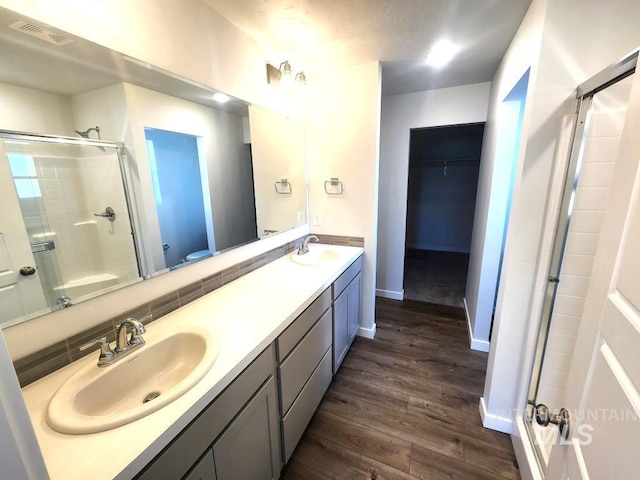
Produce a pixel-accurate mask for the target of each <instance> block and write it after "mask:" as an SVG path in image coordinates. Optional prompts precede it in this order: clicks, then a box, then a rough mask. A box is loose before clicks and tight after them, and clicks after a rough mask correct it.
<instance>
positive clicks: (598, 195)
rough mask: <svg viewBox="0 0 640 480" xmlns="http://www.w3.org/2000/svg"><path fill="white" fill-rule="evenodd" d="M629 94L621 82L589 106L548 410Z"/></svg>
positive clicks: (559, 298)
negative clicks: (590, 111) (590, 107)
mask: <svg viewBox="0 0 640 480" xmlns="http://www.w3.org/2000/svg"><path fill="white" fill-rule="evenodd" d="M629 88H630V81H629V79H627V80H623V81H621V82H620V83H619V84H616V85H614V86H612V87H610V88H609V89H607V90H605V91H603V92H600V93H599V94H598V95H597V96H596V98H595V100H594V105H593V110H592V113H591V118H590V123H589V131H588V132H587V139H586V141H585V148H584V156H583V164H582V169H581V172H580V179H579V181H578V188H577V190H576V196H575V203H574V210H573V214H572V219H571V223H570V227H569V235H568V237H567V243H566V247H565V254H564V259H563V264H562V269H561V273H560V283H559V286H558V292H557V295H556V301H555V304H554V311H553V316H552V319H551V324H550V331H549V338H548V341H547V350H546V353H545V359H544V364H543V368H542V374H541V377H540V388H539V392H538V396H537V399H536V400H537V401H538V402H542V403H545V404H547V405H548V406H549V407H550V408H551V409H552V410H557V409H559V408H560V407H562V406H563V405H562V402H563V401H564V400H563V399H564V385H565V384H566V381H567V376H568V374H569V369H570V366H571V358H572V355H573V350H574V347H575V341H576V336H577V333H578V328H579V325H580V319H581V317H582V314H583V307H584V302H585V298H586V295H587V289H588V285H589V280H590V277H591V270H592V267H593V261H594V257H595V253H596V248H597V245H598V238H599V234H600V229H601V226H602V220H603V216H604V210H605V209H606V207H607V204H608V200H609V193H610V188H611V184H612V181H613V174H614V169H615V159H616V158H617V155H618V148H619V145H620V136H621V133H622V127H623V124H624V116H625V113H626V108H625V107H626V100H627V99H628V97H629ZM605 93H606V95H605Z"/></svg>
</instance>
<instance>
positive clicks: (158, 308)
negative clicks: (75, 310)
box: [13, 235, 364, 387]
mask: <svg viewBox="0 0 640 480" xmlns="http://www.w3.org/2000/svg"><path fill="white" fill-rule="evenodd" d="M316 236H317V237H318V238H319V239H320V242H321V243H325V244H329V245H346V246H353V247H363V246H364V239H363V238H362V237H344V236H335V235H316ZM298 244H299V240H295V241H292V242H289V243H286V244H284V245H282V246H280V247H278V248H274V249H273V250H270V251H268V252H266V253H262V254H260V255H257V256H255V257H253V258H251V259H249V260H246V261H244V262H241V263H239V264H236V265H233V266H231V267H229V268H226V269H224V270H222V271H220V272H217V273H214V274H212V275H210V276H208V277H205V278H202V279H200V280H198V281H196V282H193V283H192V284H190V285H187V286H185V287H182V288H180V289H178V290H175V291H173V292H170V293H167V294H165V295H162V296H161V297H158V298H155V299H153V300H151V301H150V302H146V303H143V304H141V305H139V306H137V307H135V308H133V309H131V310H129V311H127V312H124V313H122V314H119V315H117V316H116V317H113V318H111V319H109V320H107V321H105V322H103V323H101V324H100V325H97V326H95V327H92V328H90V329H88V330H86V331H84V332H81V333H78V334H76V335H73V336H72V337H69V338H67V339H65V340H62V341H60V342H58V343H55V344H54V345H51V346H49V347H47V348H45V349H43V350H40V351H38V352H35V353H33V354H31V355H27V356H26V357H24V358H20V359H18V360H15V361H14V362H13V365H14V368H15V370H16V373H17V375H18V380H19V382H20V385H21V386H22V387H24V386H26V385H29V384H30V383H32V382H35V381H36V380H38V379H39V378H42V377H44V376H46V375H48V374H50V373H52V372H54V371H56V370H58V369H60V368H62V367H64V366H65V365H68V364H70V363H72V362H74V361H76V360H78V359H79V358H81V357H83V356H85V355H88V354H93V353H94V352H95V349H87V350H85V351H80V350H79V347H80V346H82V345H85V344H87V343H88V342H90V341H92V340H94V339H96V338H100V337H107V340H108V341H109V342H113V341H114V340H115V336H116V325H117V324H118V323H120V322H121V321H122V320H123V319H125V318H127V317H134V318H137V319H138V320H140V321H141V322H142V323H145V324H147V323H150V322H152V321H154V320H157V319H159V318H161V317H162V316H164V315H166V314H168V313H170V312H172V311H174V310H176V309H177V308H179V307H182V306H184V305H186V304H187V303H189V302H192V301H194V300H196V299H198V298H200V297H202V296H203V295H206V294H208V293H210V292H212V291H214V290H216V289H217V288H220V287H222V286H223V285H226V284H227V283H230V282H232V281H234V280H236V279H238V278H240V277H241V276H243V275H246V274H247V273H250V272H252V271H253V270H256V269H258V268H260V267H262V266H263V265H266V264H267V263H270V262H272V261H274V260H276V259H278V258H280V257H282V256H284V255H286V254H287V253H289V252H292V251H293V250H295V249H296V248H297V246H298Z"/></svg>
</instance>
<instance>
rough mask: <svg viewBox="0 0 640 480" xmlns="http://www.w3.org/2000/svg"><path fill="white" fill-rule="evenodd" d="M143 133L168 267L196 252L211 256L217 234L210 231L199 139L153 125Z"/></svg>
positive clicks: (190, 256) (188, 258)
mask: <svg viewBox="0 0 640 480" xmlns="http://www.w3.org/2000/svg"><path fill="white" fill-rule="evenodd" d="M144 132H145V138H146V140H147V156H148V158H149V166H150V168H151V178H152V181H153V193H154V197H155V202H156V212H157V214H158V223H159V225H160V237H161V241H162V244H163V250H164V257H165V262H166V266H167V267H172V266H175V265H178V264H180V263H184V262H187V261H191V260H193V259H194V254H195V253H196V252H202V251H204V252H209V255H210V254H211V252H214V251H215V250H216V248H215V236H214V235H213V228H209V230H210V231H209V232H208V231H207V230H208V228H207V222H206V218H207V216H205V205H208V204H209V202H205V197H204V195H203V184H202V177H203V176H204V177H205V178H206V170H205V172H204V173H205V174H204V175H201V174H200V160H199V157H198V145H197V138H196V137H194V136H192V135H185V134H183V133H176V132H167V131H164V130H156V129H153V128H145V129H144ZM204 167H205V168H206V165H205V166H204ZM207 193H208V192H207ZM209 217H211V215H210V214H209ZM209 227H212V225H209ZM165 245H166V247H164V246H165ZM205 255H206V254H205Z"/></svg>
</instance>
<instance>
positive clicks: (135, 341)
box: [116, 317, 147, 355]
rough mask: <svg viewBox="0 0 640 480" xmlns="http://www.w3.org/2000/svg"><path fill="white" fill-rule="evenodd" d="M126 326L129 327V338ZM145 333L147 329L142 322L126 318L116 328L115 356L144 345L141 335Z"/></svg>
mask: <svg viewBox="0 0 640 480" xmlns="http://www.w3.org/2000/svg"><path fill="white" fill-rule="evenodd" d="M128 326H130V327H131V337H128V335H129V332H128V330H129V329H128V328H127V327H128ZM146 332H147V329H146V328H144V325H143V324H142V322H140V321H139V320H136V319H135V318H132V317H129V318H127V319H126V320H125V321H124V322H122V323H121V324H120V325H118V326H117V327H116V355H117V354H119V353H120V354H121V353H124V352H126V351H128V350H131V349H132V348H134V347H141V346H142V345H144V343H145V342H144V338H142V334H143V333H146Z"/></svg>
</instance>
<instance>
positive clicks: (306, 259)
mask: <svg viewBox="0 0 640 480" xmlns="http://www.w3.org/2000/svg"><path fill="white" fill-rule="evenodd" d="M339 259H340V255H339V254H338V252H336V251H335V250H332V249H331V247H326V246H324V245H309V253H305V254H304V255H298V252H297V251H296V252H293V253H292V254H291V261H292V262H293V263H297V264H299V265H307V266H311V267H317V266H320V265H326V264H327V263H331V262H335V261H336V260H339Z"/></svg>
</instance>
